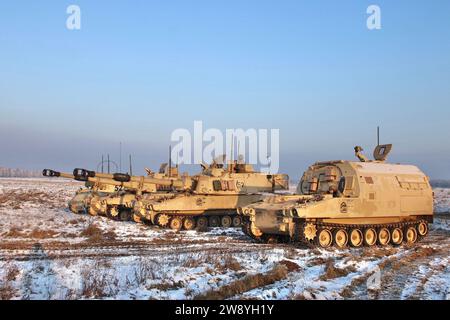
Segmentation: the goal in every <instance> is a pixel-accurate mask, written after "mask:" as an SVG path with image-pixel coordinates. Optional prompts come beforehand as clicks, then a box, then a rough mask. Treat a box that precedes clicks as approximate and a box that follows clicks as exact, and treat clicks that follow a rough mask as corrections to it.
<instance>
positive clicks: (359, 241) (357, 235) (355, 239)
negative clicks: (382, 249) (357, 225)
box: [350, 229, 364, 248]
mask: <svg viewBox="0 0 450 320" xmlns="http://www.w3.org/2000/svg"><path fill="white" fill-rule="evenodd" d="M363 243H364V237H363V233H362V231H361V230H359V229H353V230H352V231H351V232H350V244H351V245H352V247H355V248H359V247H361V246H362V245H363Z"/></svg>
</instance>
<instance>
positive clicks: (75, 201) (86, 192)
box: [42, 169, 116, 214]
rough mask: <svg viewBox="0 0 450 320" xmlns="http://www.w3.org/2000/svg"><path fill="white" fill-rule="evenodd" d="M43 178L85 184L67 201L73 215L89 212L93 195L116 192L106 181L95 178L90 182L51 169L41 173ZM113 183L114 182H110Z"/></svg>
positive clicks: (113, 186) (114, 187) (112, 185)
mask: <svg viewBox="0 0 450 320" xmlns="http://www.w3.org/2000/svg"><path fill="white" fill-rule="evenodd" d="M42 175H43V176H44V177H60V178H66V179H73V180H77V181H82V182H85V185H84V187H82V188H80V189H79V190H77V192H76V193H75V196H74V197H73V198H72V199H70V200H69V203H68V206H69V209H70V211H72V212H73V213H77V214H80V213H86V212H88V210H89V206H90V201H91V199H92V196H93V195H100V196H105V195H108V194H111V193H113V192H115V191H116V186H115V185H114V184H111V183H107V182H108V181H103V180H102V179H99V178H96V179H91V180H90V181H88V180H84V179H79V178H78V177H76V176H75V175H74V174H73V173H65V172H59V171H55V170H51V169H44V170H43V171H42ZM112 181H113V182H115V181H114V180H112Z"/></svg>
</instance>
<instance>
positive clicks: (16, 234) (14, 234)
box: [2, 227, 26, 238]
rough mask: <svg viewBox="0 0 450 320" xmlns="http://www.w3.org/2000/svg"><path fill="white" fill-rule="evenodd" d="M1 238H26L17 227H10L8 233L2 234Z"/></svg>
mask: <svg viewBox="0 0 450 320" xmlns="http://www.w3.org/2000/svg"><path fill="white" fill-rule="evenodd" d="M2 236H3V237H7V238H23V237H24V236H26V234H25V232H24V231H23V230H22V229H20V228H18V227H12V228H11V229H9V231H7V232H5V233H3V234H2Z"/></svg>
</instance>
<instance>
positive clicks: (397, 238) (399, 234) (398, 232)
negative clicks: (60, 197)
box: [391, 228, 403, 246]
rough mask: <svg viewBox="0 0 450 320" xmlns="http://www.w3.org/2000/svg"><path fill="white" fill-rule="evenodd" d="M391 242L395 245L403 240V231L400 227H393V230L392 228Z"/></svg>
mask: <svg viewBox="0 0 450 320" xmlns="http://www.w3.org/2000/svg"><path fill="white" fill-rule="evenodd" d="M391 235H392V237H391V238H392V243H393V244H395V245H396V246H398V245H401V244H402V242H403V231H402V229H400V228H395V229H394V230H392V233H391Z"/></svg>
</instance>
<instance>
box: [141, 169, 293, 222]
mask: <svg viewBox="0 0 450 320" xmlns="http://www.w3.org/2000/svg"><path fill="white" fill-rule="evenodd" d="M202 167H203V170H202V172H201V173H200V174H197V175H195V176H192V177H189V178H188V179H187V180H186V181H184V183H183V189H182V190H175V191H174V192H169V193H167V194H166V195H164V196H161V197H155V196H154V195H152V194H148V195H143V196H142V197H140V198H139V199H137V201H136V202H135V205H134V207H133V211H134V214H135V215H137V216H139V217H141V218H142V219H144V220H147V221H150V222H151V223H153V224H156V225H158V226H160V227H170V228H171V229H175V230H180V229H185V230H192V229H194V228H196V227H197V228H198V229H204V228H206V227H207V226H210V227H218V226H222V227H225V228H227V227H239V226H240V225H241V217H240V216H238V215H237V211H236V210H237V208H238V207H241V206H245V205H249V204H251V203H254V202H256V201H259V200H261V199H262V197H263V196H264V193H273V192H275V191H276V190H285V189H287V188H288V179H289V178H288V176H287V175H283V174H265V173H261V172H256V171H254V169H253V167H252V166H251V165H249V164H245V163H238V162H237V161H234V162H231V163H229V164H228V166H227V167H225V166H224V165H223V164H220V163H217V162H214V163H213V164H212V165H210V166H208V165H202Z"/></svg>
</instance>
